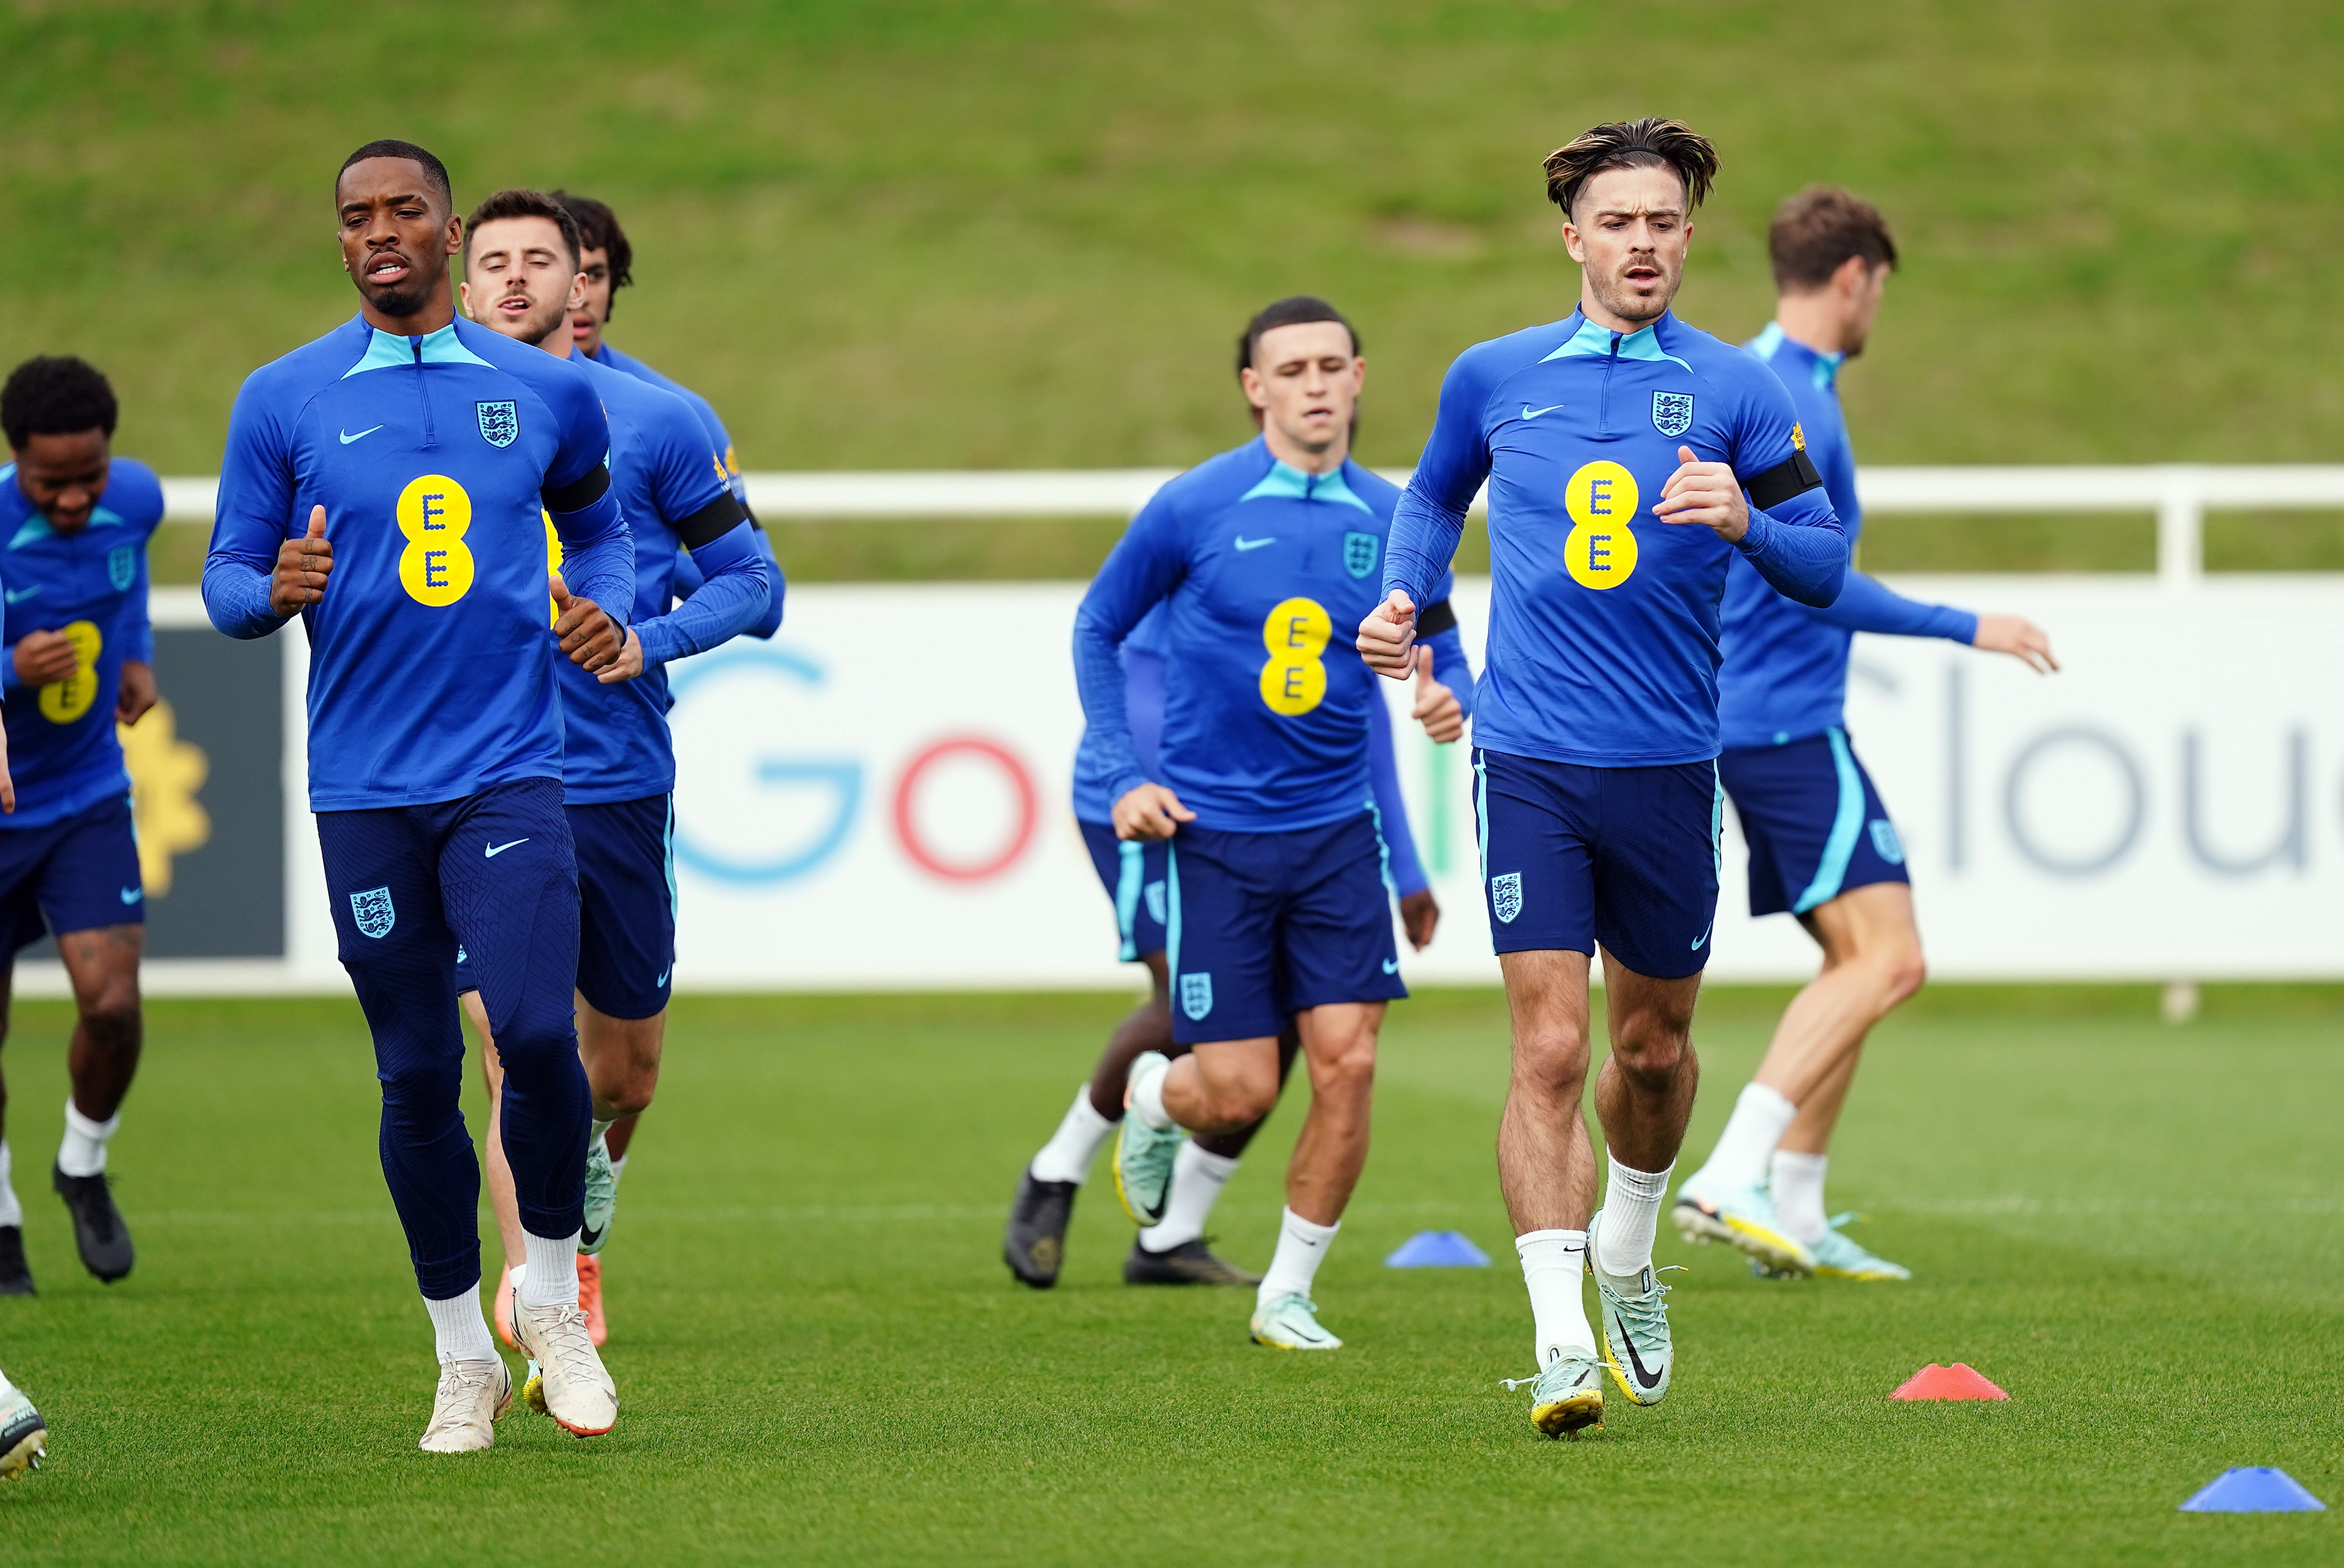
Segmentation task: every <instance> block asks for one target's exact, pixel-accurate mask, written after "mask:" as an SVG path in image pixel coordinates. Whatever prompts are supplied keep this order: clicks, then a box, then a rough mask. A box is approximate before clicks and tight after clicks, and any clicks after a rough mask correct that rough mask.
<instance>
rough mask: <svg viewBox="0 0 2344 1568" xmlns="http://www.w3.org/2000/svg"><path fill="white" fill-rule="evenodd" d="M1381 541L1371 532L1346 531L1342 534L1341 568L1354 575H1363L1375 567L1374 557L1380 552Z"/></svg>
mask: <svg viewBox="0 0 2344 1568" xmlns="http://www.w3.org/2000/svg"><path fill="white" fill-rule="evenodd" d="M1382 545H1383V541H1381V540H1379V539H1378V538H1377V537H1376V536H1375V535H1374V534H1372V533H1347V534H1345V535H1344V536H1343V570H1344V571H1346V572H1349V573H1350V574H1351V575H1352V576H1354V577H1365V576H1366V575H1367V574H1368V573H1369V572H1373V571H1374V570H1375V569H1376V557H1377V556H1378V555H1379V554H1380V553H1382Z"/></svg>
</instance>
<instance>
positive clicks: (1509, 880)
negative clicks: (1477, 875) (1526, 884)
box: [1490, 871, 1522, 926]
mask: <svg viewBox="0 0 2344 1568" xmlns="http://www.w3.org/2000/svg"><path fill="white" fill-rule="evenodd" d="M1521 912H1522V874H1521V872H1519V871H1509V872H1508V873H1506V874H1505V875H1503V876H1493V877H1491V878H1490V914H1492V915H1495V916H1497V917H1498V924H1499V925H1500V926H1511V925H1512V924H1513V923H1514V916H1517V915H1520V914H1521Z"/></svg>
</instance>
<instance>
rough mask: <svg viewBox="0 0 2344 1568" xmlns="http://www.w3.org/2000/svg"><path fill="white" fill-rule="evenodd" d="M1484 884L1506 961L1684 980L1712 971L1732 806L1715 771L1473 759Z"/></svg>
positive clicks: (1504, 756)
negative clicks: (1571, 955) (1516, 956)
mask: <svg viewBox="0 0 2344 1568" xmlns="http://www.w3.org/2000/svg"><path fill="white" fill-rule="evenodd" d="M1473 805H1474V811H1475V813H1476V814H1477V815H1478V816H1479V817H1480V824H1481V880H1482V885H1483V890H1484V894H1485V895H1486V897H1487V899H1488V902H1489V909H1490V937H1491V940H1492V944H1493V946H1495V947H1496V948H1497V950H1498V951H1499V952H1500V953H1526V952H1541V951H1552V950H1561V949H1565V948H1568V949H1570V950H1571V951H1572V952H1576V953H1584V954H1586V955H1588V956H1590V957H1593V956H1594V954H1595V948H1596V945H1597V944H1599V943H1601V945H1602V946H1603V949H1604V951H1606V952H1608V953H1610V954H1611V956H1612V957H1614V958H1616V959H1618V960H1619V961H1620V962H1621V963H1622V964H1624V965H1626V966H1628V967H1629V968H1630V969H1632V970H1633V971H1635V972H1636V973H1637V974H1639V975H1647V976H1652V978H1653V979H1656V980H1676V979H1682V978H1683V977H1684V976H1687V975H1695V974H1699V973H1700V972H1701V969H1702V966H1703V965H1705V964H1707V963H1708V962H1709V953H1710V945H1709V936H1710V930H1711V927H1712V926H1713V925H1714V924H1715V923H1716V920H1717V873H1718V832H1719V830H1720V828H1722V827H1723V825H1724V820H1723V813H1724V809H1725V797H1724V794H1723V791H1722V790H1721V789H1720V788H1719V787H1718V782H1717V769H1716V767H1715V765H1714V764H1710V763H1677V764H1670V765H1667V766H1662V767H1648V768H1591V767H1581V766H1579V765H1578V764H1573V763H1550V762H1541V761H1539V760H1537V759H1535V758H1532V757H1521V756H1515V755H1513V754H1510V753H1507V752H1491V751H1476V752H1475V753H1474V754H1473Z"/></svg>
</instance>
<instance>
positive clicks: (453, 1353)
mask: <svg viewBox="0 0 2344 1568" xmlns="http://www.w3.org/2000/svg"><path fill="white" fill-rule="evenodd" d="M423 1310H425V1311H427V1312H429V1313H430V1314H431V1338H432V1340H434V1341H435V1343H436V1346H437V1348H438V1350H439V1352H440V1360H441V1361H495V1360H496V1359H497V1346H496V1341H495V1340H491V1339H490V1338H489V1320H488V1319H486V1318H484V1317H482V1316H481V1315H480V1292H479V1291H478V1290H467V1291H465V1292H464V1293H463V1294H461V1295H459V1296H450V1297H449V1298H448V1299H447V1300H444V1301H435V1300H432V1299H431V1298H430V1297H429V1296H426V1297H424V1298H423Z"/></svg>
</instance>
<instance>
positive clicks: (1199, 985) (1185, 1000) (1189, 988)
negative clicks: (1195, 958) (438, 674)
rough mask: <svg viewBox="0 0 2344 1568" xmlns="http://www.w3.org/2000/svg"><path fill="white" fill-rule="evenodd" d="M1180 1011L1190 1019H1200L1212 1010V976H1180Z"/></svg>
mask: <svg viewBox="0 0 2344 1568" xmlns="http://www.w3.org/2000/svg"><path fill="white" fill-rule="evenodd" d="M1180 1010H1181V1011H1182V1012H1184V1013H1186V1014H1187V1015H1188V1017H1191V1018H1201V1017H1204V1016H1205V1015H1206V1014H1207V1013H1209V1012H1211V1011H1212V1010H1213V977H1212V976H1210V975H1208V974H1207V975H1183V976H1180Z"/></svg>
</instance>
